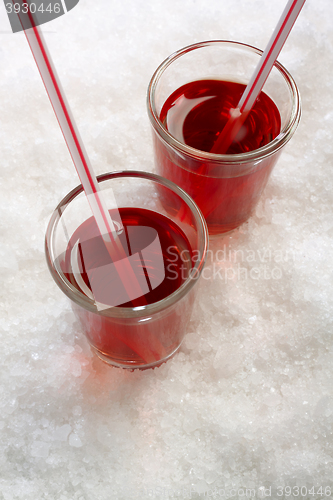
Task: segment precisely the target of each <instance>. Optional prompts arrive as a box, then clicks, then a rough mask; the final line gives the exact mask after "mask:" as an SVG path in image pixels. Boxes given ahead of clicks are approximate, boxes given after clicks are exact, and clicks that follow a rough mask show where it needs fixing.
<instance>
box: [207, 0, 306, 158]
mask: <svg viewBox="0 0 333 500" xmlns="http://www.w3.org/2000/svg"><path fill="white" fill-rule="evenodd" d="M304 3H305V0H289V2H288V3H287V5H286V7H285V9H284V11H283V13H282V15H281V17H280V19H279V22H278V24H277V26H276V28H275V30H274V32H273V34H272V36H271V38H270V40H269V42H268V45H267V47H266V49H265V51H264V53H263V54H262V56H261V58H260V61H259V63H258V65H257V67H256V69H255V70H254V73H253V75H252V78H251V80H250V81H249V83H248V85H247V87H246V89H245V91H244V93H243V95H242V97H241V99H240V101H239V103H238V105H237V107H236V108H235V109H232V110H231V111H230V117H229V120H228V122H227V124H226V125H225V127H224V128H223V130H222V132H221V133H220V134H219V136H218V138H217V140H216V141H215V144H214V146H213V148H212V149H211V151H210V152H211V153H216V154H223V153H225V152H226V151H227V150H228V148H229V146H230V144H231V143H232V141H233V140H234V138H235V137H236V135H237V132H238V131H239V129H240V128H241V126H242V124H243V123H244V121H245V119H246V117H247V116H248V114H249V112H250V111H251V109H252V106H253V105H254V103H255V101H256V99H257V97H258V95H259V93H260V91H261V89H262V88H263V86H264V84H265V82H266V80H267V78H268V76H269V74H270V72H271V69H272V67H273V65H274V63H275V61H276V59H277V57H278V55H279V53H280V51H281V49H282V47H283V45H284V43H285V41H286V40H287V38H288V35H289V33H290V31H291V29H292V27H293V26H294V24H295V21H296V19H297V17H298V14H299V13H300V11H301V9H302V7H303V5H304Z"/></svg>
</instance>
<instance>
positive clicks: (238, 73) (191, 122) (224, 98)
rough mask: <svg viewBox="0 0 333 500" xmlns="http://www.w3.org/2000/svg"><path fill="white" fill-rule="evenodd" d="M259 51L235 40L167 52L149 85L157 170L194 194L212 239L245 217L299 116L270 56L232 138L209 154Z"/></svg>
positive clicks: (289, 85)
mask: <svg viewBox="0 0 333 500" xmlns="http://www.w3.org/2000/svg"><path fill="white" fill-rule="evenodd" d="M261 55H262V51H261V50H259V49H257V48H255V47H251V46H249V45H245V44H242V43H238V42H230V41H220V40H214V41H208V42H202V43H197V44H194V45H190V46H188V47H185V48H184V49H181V50H179V51H178V52H176V53H174V54H173V55H171V56H170V57H168V59H166V60H165V61H164V62H163V63H162V64H161V65H160V66H159V68H158V69H157V70H156V72H155V73H154V75H153V77H152V79H151V81H150V84H149V88H148V98H147V105H148V115H149V118H150V121H151V124H152V130H153V145H154V155H155V165H156V170H157V172H158V173H159V174H160V175H162V176H163V177H166V178H167V179H170V180H172V181H173V182H175V183H176V184H177V185H178V186H180V187H181V188H182V189H184V190H185V191H186V192H187V193H188V194H189V195H190V196H191V197H192V198H193V200H194V201H195V202H196V204H197V205H198V206H199V208H200V209H201V211H202V213H203V215H204V217H205V219H206V222H207V225H208V230H209V235H210V236H211V237H212V236H218V235H220V234H222V233H226V232H229V231H232V230H234V229H235V228H237V227H238V226H240V225H241V224H242V223H243V222H245V221H246V220H247V219H248V218H249V217H250V215H251V214H252V212H253V210H254V208H255V206H256V204H257V203H258V200H259V198H260V195H261V193H262V191H263V189H264V187H265V185H266V183H267V181H268V178H269V175H270V173H271V171H272V169H273V167H274V165H275V163H276V161H277V159H278V157H279V155H280V153H281V151H282V149H283V147H284V146H285V145H286V144H287V142H288V141H289V140H290V138H291V137H292V135H293V134H294V132H295V130H296V128H297V125H298V123H299V120H300V115H301V108H300V97H299V92H298V89H297V86H296V83H295V81H294V80H293V78H292V77H291V75H290V74H289V73H288V71H287V70H286V69H285V68H284V67H283V66H282V65H281V64H280V63H279V62H276V63H275V65H274V67H273V69H272V71H271V73H270V75H269V77H268V79H267V81H266V83H265V85H264V88H263V90H262V92H261V93H260V95H259V97H258V99H257V102H256V103H255V105H254V107H253V108H252V110H251V112H250V114H249V116H248V117H247V118H246V121H245V122H244V124H243V126H242V128H241V130H240V131H239V133H238V134H237V136H236V138H235V140H234V142H233V144H232V145H231V146H230V147H229V149H228V150H227V151H224V152H218V154H217V153H212V152H211V151H212V148H213V145H214V144H215V141H216V139H217V137H218V135H219V133H220V132H221V130H222V129H223V127H224V125H225V124H226V123H227V120H228V118H229V116H230V110H231V109H233V108H236V107H237V104H238V102H239V99H240V97H241V96H242V93H243V91H244V89H245V87H246V84H247V83H248V81H249V80H250V77H251V76H252V73H253V71H254V69H255V67H256V65H257V63H258V61H259V59H260V57H261ZM221 153H223V154H221Z"/></svg>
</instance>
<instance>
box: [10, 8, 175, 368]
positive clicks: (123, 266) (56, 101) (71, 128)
mask: <svg viewBox="0 0 333 500" xmlns="http://www.w3.org/2000/svg"><path fill="white" fill-rule="evenodd" d="M21 1H22V5H24V6H26V9H24V11H25V12H27V13H28V14H27V15H28V16H29V19H28V18H27V17H26V15H25V17H24V19H23V15H22V19H21V16H20V13H21V9H20V11H19V12H18V16H19V19H20V22H21V24H22V28H23V31H24V33H25V36H26V38H27V41H28V44H29V46H30V49H31V52H32V54H33V56H34V59H35V62H36V64H37V67H38V69H39V72H40V75H41V77H42V80H43V82H44V86H45V89H46V92H47V94H48V96H49V99H50V102H51V104H52V107H53V110H54V112H55V115H56V117H57V120H58V123H59V125H60V128H61V130H62V133H63V136H64V138H65V141H66V144H67V147H68V149H69V152H70V154H71V157H72V160H73V163H74V166H75V168H76V171H77V173H78V175H79V178H80V181H81V184H82V186H83V189H84V192H85V194H86V196H87V199H88V202H89V205H90V207H91V210H92V213H93V215H94V218H95V220H96V223H97V226H98V228H99V231H100V234H101V236H102V238H103V241H104V243H105V246H106V248H107V250H108V252H109V254H110V256H111V258H112V261H113V264H114V265H115V267H116V269H117V271H118V274H119V276H120V278H121V281H122V283H123V285H124V287H125V289H126V291H127V293H128V296H129V297H135V298H137V297H142V296H144V294H143V292H142V290H141V288H140V284H139V282H138V279H137V277H136V275H135V272H134V270H133V268H132V266H131V263H130V262H129V260H128V258H127V254H126V252H125V251H124V248H123V247H122V245H121V242H120V239H119V237H118V235H117V231H116V228H115V226H114V223H113V221H112V219H111V216H110V214H109V211H108V210H107V208H106V204H105V202H104V200H103V197H102V194H101V191H100V189H99V186H98V182H97V179H96V176H95V174H94V171H93V168H92V166H91V163H90V160H89V157H88V154H87V152H86V150H85V147H84V144H83V141H82V139H81V136H80V134H79V131H78V129H77V126H76V124H75V121H74V118H73V115H72V113H71V110H70V107H69V104H68V102H67V99H66V96H65V93H64V91H63V89H62V86H61V84H60V80H59V77H58V75H57V72H56V69H55V67H54V64H53V62H52V59H51V56H50V54H49V51H48V49H47V45H46V42H45V40H44V37H43V35H42V32H41V30H40V29H39V28H38V26H36V25H35V22H34V18H33V15H32V14H31V12H30V5H29V3H28V2H27V1H26V0H21ZM12 2H13V4H15V0H12ZM22 11H23V9H22ZM27 19H28V20H27ZM27 22H28V25H29V28H28V29H27ZM110 208H112V209H113V210H118V208H117V204H116V200H115V198H114V196H113V206H112V207H110ZM118 214H119V211H118ZM118 220H121V219H120V216H119V219H118ZM96 306H97V307H98V304H96ZM148 337H152V338H151V340H152V346H149V343H148V342H144V344H140V345H135V346H132V345H131V346H130V347H131V348H132V349H133V350H134V351H135V352H137V354H139V355H140V356H141V357H142V359H143V360H144V361H146V362H152V361H155V360H159V359H161V358H163V357H164V355H165V349H164V347H163V346H162V344H160V342H158V341H157V339H155V338H153V337H154V336H153V335H148ZM146 340H148V339H146ZM124 342H125V343H128V341H127V340H126V339H124Z"/></svg>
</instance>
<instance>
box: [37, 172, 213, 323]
mask: <svg viewBox="0 0 333 500" xmlns="http://www.w3.org/2000/svg"><path fill="white" fill-rule="evenodd" d="M121 177H131V178H138V177H139V178H143V179H146V180H148V181H153V182H157V183H159V184H161V185H163V186H166V187H168V188H169V189H171V190H172V191H173V192H174V193H176V194H177V195H178V196H179V197H180V198H181V199H182V200H183V201H184V202H185V203H186V204H187V206H188V207H189V209H190V210H191V213H192V214H193V216H194V219H195V221H196V223H197V226H198V242H199V245H200V248H199V251H200V253H199V256H200V259H197V260H196V261H195V262H194V266H193V268H192V269H191V271H190V273H191V274H190V276H189V277H188V278H187V279H186V280H185V281H184V283H182V285H181V286H180V287H179V288H177V290H175V291H174V292H173V293H172V294H170V295H168V296H167V297H165V298H164V299H162V300H159V301H157V302H153V303H152V304H147V305H145V306H140V307H119V306H116V307H110V308H108V309H104V310H97V309H96V306H95V303H94V301H92V300H91V299H89V298H88V297H87V296H86V295H85V294H83V293H82V292H80V291H79V290H78V289H77V288H76V287H75V286H73V285H72V283H70V282H69V281H68V280H67V278H66V277H65V276H64V274H63V272H62V271H61V269H60V268H59V267H57V266H54V262H55V261H56V258H54V257H55V256H54V252H53V249H54V244H53V243H54V238H55V234H56V230H57V226H58V224H59V222H60V220H61V217H62V214H63V212H64V211H65V210H66V207H67V205H69V204H70V203H71V202H72V201H73V200H75V198H76V197H77V196H79V195H80V194H81V193H83V187H82V184H79V185H78V186H76V187H75V188H74V189H72V190H71V191H70V192H69V193H68V194H67V195H66V196H65V197H64V198H63V199H62V200H61V201H60V203H59V204H58V205H57V207H56V208H55V210H54V212H53V214H52V216H51V218H50V221H49V224H48V226H47V229H46V234H45V256H46V261H47V265H48V268H49V270H50V273H51V276H52V277H53V279H54V281H55V282H56V284H57V285H58V286H59V288H60V289H61V290H62V291H63V292H64V293H65V295H67V297H69V299H70V300H72V301H73V302H75V303H76V304H78V305H79V306H81V307H83V308H84V309H86V310H88V311H91V312H94V313H95V314H98V315H102V316H106V317H112V318H119V319H120V318H137V317H140V316H143V317H144V316H148V315H150V314H154V313H156V312H159V311H163V310H164V309H167V308H168V307H170V306H171V305H173V304H174V303H176V302H178V301H179V300H180V299H181V298H182V297H184V296H185V295H186V294H187V293H188V292H189V291H190V290H191V288H192V287H193V286H194V284H195V283H196V281H197V280H198V278H199V277H200V275H201V273H202V270H203V268H204V265H205V261H206V257H207V250H208V241H209V239H208V228H207V224H206V221H205V219H204V217H203V215H202V213H201V211H200V209H199V208H198V206H197V205H196V204H195V203H194V201H193V200H192V198H191V197H190V196H189V195H188V194H187V193H186V192H185V191H184V190H183V189H181V188H180V187H179V186H177V185H176V184H175V183H173V182H172V181H169V180H168V179H165V178H164V177H161V176H160V175H158V174H154V173H150V172H144V171H141V170H118V171H114V172H108V173H105V174H102V175H98V176H97V181H98V183H102V182H104V181H108V180H111V179H116V178H121Z"/></svg>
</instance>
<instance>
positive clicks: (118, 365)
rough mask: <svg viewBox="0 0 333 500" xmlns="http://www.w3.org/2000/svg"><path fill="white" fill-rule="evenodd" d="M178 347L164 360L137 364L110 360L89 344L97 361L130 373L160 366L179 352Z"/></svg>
mask: <svg viewBox="0 0 333 500" xmlns="http://www.w3.org/2000/svg"><path fill="white" fill-rule="evenodd" d="M180 346H181V343H180V344H179V345H178V347H176V349H174V350H173V351H172V352H171V353H170V354H169V355H168V356H166V357H165V358H163V359H160V360H158V361H155V362H154V363H149V364H138V363H137V362H136V361H123V360H122V361H117V360H115V359H113V358H111V357H110V356H108V355H107V354H105V353H104V352H102V351H99V350H98V349H96V347H94V346H93V345H91V344H90V347H91V349H92V351H93V352H94V353H95V354H96V355H97V356H98V357H99V359H101V360H102V361H104V363H107V364H108V365H111V366H115V367H116V368H125V369H127V370H132V371H133V370H147V369H148V368H156V367H158V366H160V365H162V364H163V363H165V362H166V361H168V360H169V359H170V358H172V357H173V356H174V355H175V354H176V352H177V351H178V350H179V348H180Z"/></svg>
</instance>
